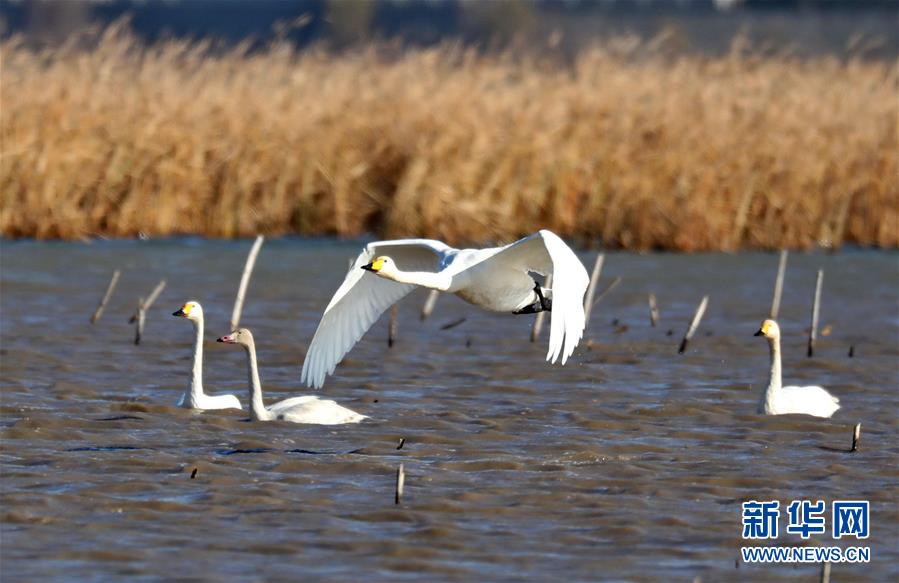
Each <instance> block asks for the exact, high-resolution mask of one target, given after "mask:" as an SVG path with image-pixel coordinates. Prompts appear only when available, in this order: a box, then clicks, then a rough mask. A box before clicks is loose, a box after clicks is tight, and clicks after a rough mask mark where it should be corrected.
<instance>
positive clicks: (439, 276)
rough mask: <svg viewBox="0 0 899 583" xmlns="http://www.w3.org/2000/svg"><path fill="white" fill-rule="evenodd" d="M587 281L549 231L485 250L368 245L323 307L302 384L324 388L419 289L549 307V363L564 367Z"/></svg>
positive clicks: (417, 242)
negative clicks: (548, 282)
mask: <svg viewBox="0 0 899 583" xmlns="http://www.w3.org/2000/svg"><path fill="white" fill-rule="evenodd" d="M366 271H369V272H371V275H370V274H366V273H365V272H366ZM531 272H533V273H539V274H541V275H549V274H552V276H553V287H552V289H551V290H547V289H545V288H542V287H540V285H539V284H537V282H536V281H535V280H534V279H533V278H532V277H531V275H530V273H531ZM589 282H590V278H589V276H588V275H587V270H586V269H584V266H583V264H582V263H581V262H580V260H579V259H578V258H577V256H576V255H575V254H574V252H573V251H572V250H571V249H570V248H569V247H568V246H567V245H566V244H565V243H564V242H563V241H562V240H561V239H560V238H559V237H558V236H556V235H555V234H554V233H552V232H550V231H547V230H541V231H539V232H537V233H535V234H533V235H530V236H528V237H525V238H524V239H521V240H519V241H516V242H515V243H512V244H510V245H505V246H503V247H494V248H490V249H453V248H452V247H449V246H448V245H445V244H444V243H441V242H440V241H433V240H429V239H403V240H398V241H377V242H374V243H370V244H368V245H367V246H366V247H365V248H364V249H363V250H362V252H361V253H360V254H359V256H358V257H357V258H356V261H355V263H354V264H353V266H352V267H351V268H350V271H349V272H348V273H347V275H346V278H345V279H344V280H343V283H342V284H341V285H340V287H339V288H338V289H337V291H336V292H335V293H334V297H333V298H331V302H330V303H329V304H328V307H327V308H325V312H324V314H323V315H322V319H321V322H320V323H319V325H318V329H317V330H316V331H315V336H314V337H313V338H312V343H311V344H310V345H309V350H308V351H307V352H306V360H305V362H304V363H303V376H302V378H303V381H304V382H306V384H308V385H309V386H314V387H317V388H318V387H321V386H322V385H323V384H324V382H325V377H326V376H327V375H329V374H331V373H333V372H334V369H335V368H336V366H337V363H338V362H340V361H341V359H343V357H344V356H345V355H346V353H347V352H349V350H350V349H351V348H352V347H353V345H354V344H356V342H358V341H359V339H360V338H362V336H363V335H364V334H365V332H366V331H368V329H369V328H370V327H371V326H372V324H374V323H375V321H376V320H377V319H378V317H379V316H380V315H381V314H383V313H384V311H385V310H386V309H387V308H389V307H390V306H391V305H393V304H394V303H395V302H397V301H399V300H400V299H401V298H402V297H404V296H405V295H407V294H408V293H409V292H411V291H412V290H413V289H415V287H416V286H419V287H426V288H429V289H434V290H438V291H441V292H446V293H452V294H456V295H457V296H459V297H460V298H462V299H463V300H465V301H467V302H469V303H471V304H474V305H476V306H480V307H482V308H484V309H486V310H491V311H494V312H511V313H513V314H535V313H537V312H542V311H551V312H552V316H551V321H550V335H549V350H548V351H547V353H546V360H548V361H551V362H556V360H558V359H559V357H561V359H562V364H565V362H566V361H567V360H568V357H569V356H571V353H572V352H573V351H574V348H575V347H576V346H577V344H578V342H579V341H580V339H581V336H582V335H583V333H584V326H585V318H584V305H583V301H584V293H585V292H586V290H587V285H588V284H589ZM547 296H549V297H547Z"/></svg>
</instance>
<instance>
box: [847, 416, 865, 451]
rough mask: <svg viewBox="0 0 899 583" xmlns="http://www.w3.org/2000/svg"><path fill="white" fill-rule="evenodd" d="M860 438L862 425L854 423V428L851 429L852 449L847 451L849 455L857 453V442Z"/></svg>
mask: <svg viewBox="0 0 899 583" xmlns="http://www.w3.org/2000/svg"><path fill="white" fill-rule="evenodd" d="M861 436H862V424H861V423H856V424H855V427H853V428H852V449H850V450H849V452H850V453H852V452H856V451H858V440H859V439H860V438H861Z"/></svg>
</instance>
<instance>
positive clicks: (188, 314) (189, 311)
mask: <svg viewBox="0 0 899 583" xmlns="http://www.w3.org/2000/svg"><path fill="white" fill-rule="evenodd" d="M172 315H173V316H177V317H179V318H187V319H188V320H192V321H194V322H198V321H199V320H201V319H202V318H203V308H202V307H201V306H200V302H195V301H193V300H191V301H189V302H187V303H186V304H184V305H183V306H181V309H180V310H178V311H177V312H172Z"/></svg>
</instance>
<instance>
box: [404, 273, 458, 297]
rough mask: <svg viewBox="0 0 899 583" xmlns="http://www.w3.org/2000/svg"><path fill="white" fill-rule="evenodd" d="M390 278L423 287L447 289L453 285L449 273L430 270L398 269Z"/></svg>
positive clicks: (439, 289)
mask: <svg viewBox="0 0 899 583" xmlns="http://www.w3.org/2000/svg"><path fill="white" fill-rule="evenodd" d="M388 279H392V280H393V281H396V282H398V283H411V284H413V285H418V286H421V287H426V288H430V289H436V290H437V291H443V292H445V291H447V290H449V288H450V286H452V285H453V277H452V276H451V275H449V274H446V273H443V272H438V273H433V272H430V271H401V270H399V269H396V270H394V271H392V272H391V273H390V276H389V277H388Z"/></svg>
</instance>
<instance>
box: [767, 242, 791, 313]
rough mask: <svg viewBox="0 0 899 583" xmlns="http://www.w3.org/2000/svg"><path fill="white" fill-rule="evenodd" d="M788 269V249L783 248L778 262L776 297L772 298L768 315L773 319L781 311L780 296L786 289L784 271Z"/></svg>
mask: <svg viewBox="0 0 899 583" xmlns="http://www.w3.org/2000/svg"><path fill="white" fill-rule="evenodd" d="M786 271H787V250H786V249H781V251H780V261H778V263H777V279H775V280H774V297H773V298H772V300H771V312H770V313H769V314H768V317H769V318H771V319H772V320H776V319H777V314H778V312H780V296H781V293H782V292H783V289H784V273H786Z"/></svg>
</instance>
